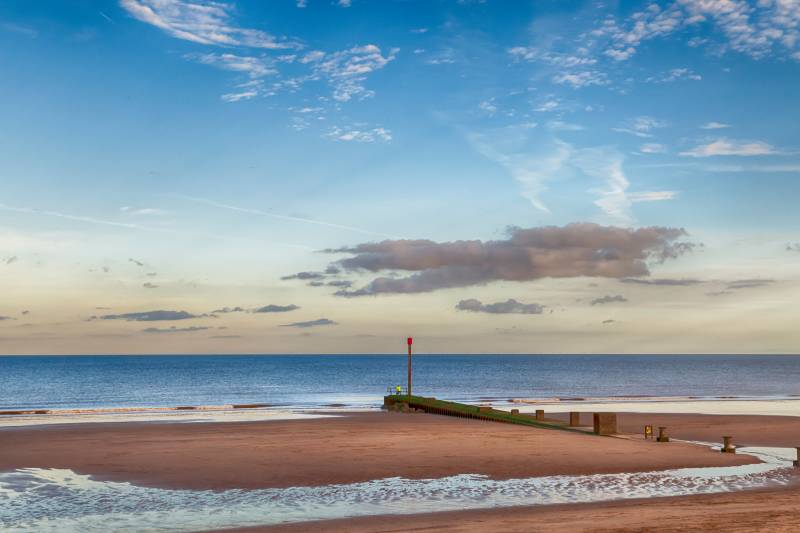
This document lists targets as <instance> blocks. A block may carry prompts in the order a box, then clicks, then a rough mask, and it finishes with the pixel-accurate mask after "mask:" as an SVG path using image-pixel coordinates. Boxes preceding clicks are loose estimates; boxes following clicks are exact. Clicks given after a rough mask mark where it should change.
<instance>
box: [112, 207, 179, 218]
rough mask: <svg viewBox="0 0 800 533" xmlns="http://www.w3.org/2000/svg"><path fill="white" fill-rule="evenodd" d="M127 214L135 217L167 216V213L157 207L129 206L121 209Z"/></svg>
mask: <svg viewBox="0 0 800 533" xmlns="http://www.w3.org/2000/svg"><path fill="white" fill-rule="evenodd" d="M119 210H120V211H122V212H123V213H125V214H128V215H134V216H144V217H147V216H163V215H166V214H167V211H165V210H163V209H159V208H157V207H132V206H129V205H126V206H123V207H120V208H119Z"/></svg>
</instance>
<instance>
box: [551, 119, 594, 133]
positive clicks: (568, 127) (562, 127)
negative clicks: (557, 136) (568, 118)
mask: <svg viewBox="0 0 800 533" xmlns="http://www.w3.org/2000/svg"><path fill="white" fill-rule="evenodd" d="M546 126H547V128H548V129H551V130H553V131H582V130H585V129H586V128H584V127H583V126H581V125H580V124H572V123H570V122H564V121H563V120H551V121H549V122H547V124H546Z"/></svg>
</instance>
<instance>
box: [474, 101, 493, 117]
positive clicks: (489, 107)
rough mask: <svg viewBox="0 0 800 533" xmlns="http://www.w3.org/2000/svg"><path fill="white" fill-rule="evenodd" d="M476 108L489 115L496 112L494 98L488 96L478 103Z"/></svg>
mask: <svg viewBox="0 0 800 533" xmlns="http://www.w3.org/2000/svg"><path fill="white" fill-rule="evenodd" d="M478 109H480V110H481V111H484V112H486V113H488V114H490V115H494V114H495V113H496V112H497V105H496V104H495V103H494V98H490V99H489V100H484V101H483V102H481V103H480V104H478Z"/></svg>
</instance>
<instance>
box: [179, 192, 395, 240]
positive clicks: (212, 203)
mask: <svg viewBox="0 0 800 533" xmlns="http://www.w3.org/2000/svg"><path fill="white" fill-rule="evenodd" d="M175 196H176V197H177V198H183V199H184V200H189V201H191V202H197V203H200V204H206V205H210V206H212V207H217V208H219V209H228V210H230V211H237V212H239V213H247V214H250V215H259V216H265V217H271V218H276V219H278V220H289V221H292V222H304V223H306V224H315V225H317V226H325V227H328V228H335V229H343V230H347V231H355V232H356V233H362V234H364V235H375V236H378V237H388V238H390V239H397V238H399V237H398V236H397V235H390V234H388V233H380V232H377V231H370V230H367V229H362V228H356V227H353V226H345V225H343V224H336V223H334V222H325V221H324V220H314V219H310V218H303V217H293V216H290V215H279V214H277V213H270V212H269V211H262V210H261V209H253V208H250V207H239V206H236V205H229V204H223V203H220V202H215V201H214V200H209V199H207V198H196V197H194V196H184V195H175Z"/></svg>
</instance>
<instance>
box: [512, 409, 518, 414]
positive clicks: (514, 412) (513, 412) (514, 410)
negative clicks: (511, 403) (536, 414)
mask: <svg viewBox="0 0 800 533" xmlns="http://www.w3.org/2000/svg"><path fill="white" fill-rule="evenodd" d="M511 414H512V415H518V414H519V409H512V410H511Z"/></svg>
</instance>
